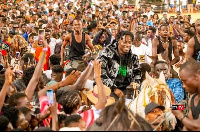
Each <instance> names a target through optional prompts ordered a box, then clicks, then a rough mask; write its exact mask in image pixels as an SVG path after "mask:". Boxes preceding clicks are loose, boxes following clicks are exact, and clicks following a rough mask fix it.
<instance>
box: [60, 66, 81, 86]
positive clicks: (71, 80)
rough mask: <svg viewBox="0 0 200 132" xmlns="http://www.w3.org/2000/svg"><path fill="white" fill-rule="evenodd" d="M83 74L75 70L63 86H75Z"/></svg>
mask: <svg viewBox="0 0 200 132" xmlns="http://www.w3.org/2000/svg"><path fill="white" fill-rule="evenodd" d="M80 75H81V72H80V71H75V70H73V71H72V72H71V73H70V74H69V75H68V76H67V77H66V78H65V80H64V81H63V85H64V86H66V85H73V84H74V83H75V82H76V81H77V79H78V78H79V77H80Z"/></svg>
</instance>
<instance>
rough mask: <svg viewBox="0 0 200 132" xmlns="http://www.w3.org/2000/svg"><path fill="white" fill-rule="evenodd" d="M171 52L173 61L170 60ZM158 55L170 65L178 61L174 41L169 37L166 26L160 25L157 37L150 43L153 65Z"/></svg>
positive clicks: (175, 42)
mask: <svg viewBox="0 0 200 132" xmlns="http://www.w3.org/2000/svg"><path fill="white" fill-rule="evenodd" d="M172 50H173V54H174V57H175V58H174V59H172ZM158 54H161V55H162V58H163V59H164V60H165V61H166V62H167V63H168V64H170V65H173V64H175V63H177V62H178V61H179V60H180V57H179V52H178V48H177V41H176V39H173V38H170V37H169V28H168V26H167V25H161V26H160V28H159V36H158V37H156V38H155V39H154V40H153V42H152V55H153V64H155V63H156V62H157V61H158Z"/></svg>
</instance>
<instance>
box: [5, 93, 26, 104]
mask: <svg viewBox="0 0 200 132" xmlns="http://www.w3.org/2000/svg"><path fill="white" fill-rule="evenodd" d="M22 97H27V96H26V94H25V93H14V94H12V95H11V96H10V98H9V99H8V104H9V105H10V106H14V107H15V106H17V105H18V99H19V98H22Z"/></svg>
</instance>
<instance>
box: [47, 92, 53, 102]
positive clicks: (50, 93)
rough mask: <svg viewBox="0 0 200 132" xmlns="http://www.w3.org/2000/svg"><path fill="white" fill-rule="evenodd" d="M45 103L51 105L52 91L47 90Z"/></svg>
mask: <svg viewBox="0 0 200 132" xmlns="http://www.w3.org/2000/svg"><path fill="white" fill-rule="evenodd" d="M47 103H48V104H53V103H54V102H53V90H47Z"/></svg>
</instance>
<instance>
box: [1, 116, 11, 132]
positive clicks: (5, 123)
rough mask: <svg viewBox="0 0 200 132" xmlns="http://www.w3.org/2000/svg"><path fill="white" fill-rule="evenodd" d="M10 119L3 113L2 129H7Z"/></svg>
mask: <svg viewBox="0 0 200 132" xmlns="http://www.w3.org/2000/svg"><path fill="white" fill-rule="evenodd" d="M9 122H10V121H9V120H8V118H7V117H6V116H4V115H1V116H0V130H1V131H6V129H7V128H8V124H9Z"/></svg>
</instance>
